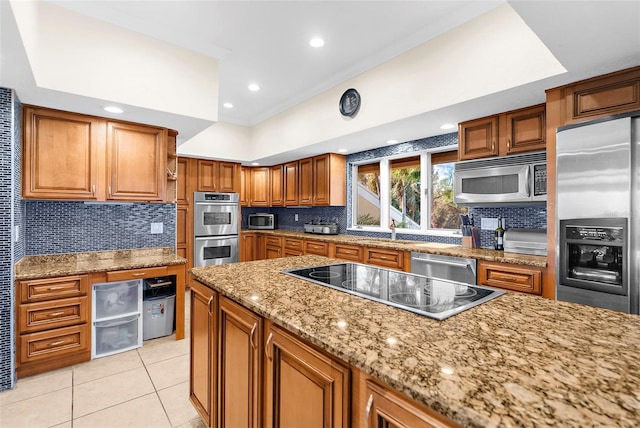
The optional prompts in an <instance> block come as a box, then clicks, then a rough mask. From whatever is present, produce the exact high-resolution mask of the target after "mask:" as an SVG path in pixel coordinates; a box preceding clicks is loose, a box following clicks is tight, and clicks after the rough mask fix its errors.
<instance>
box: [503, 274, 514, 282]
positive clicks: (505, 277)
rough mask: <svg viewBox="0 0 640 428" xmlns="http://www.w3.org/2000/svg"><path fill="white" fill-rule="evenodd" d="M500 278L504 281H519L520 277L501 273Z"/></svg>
mask: <svg viewBox="0 0 640 428" xmlns="http://www.w3.org/2000/svg"><path fill="white" fill-rule="evenodd" d="M500 279H501V280H503V281H517V280H518V278H515V277H513V276H508V275H500Z"/></svg>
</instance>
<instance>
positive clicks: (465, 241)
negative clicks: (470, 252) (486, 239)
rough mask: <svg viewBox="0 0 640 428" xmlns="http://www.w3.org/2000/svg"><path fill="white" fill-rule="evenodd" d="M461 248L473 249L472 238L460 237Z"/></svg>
mask: <svg viewBox="0 0 640 428" xmlns="http://www.w3.org/2000/svg"><path fill="white" fill-rule="evenodd" d="M462 248H473V236H463V237H462Z"/></svg>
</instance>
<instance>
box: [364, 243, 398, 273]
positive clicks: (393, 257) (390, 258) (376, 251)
mask: <svg viewBox="0 0 640 428" xmlns="http://www.w3.org/2000/svg"><path fill="white" fill-rule="evenodd" d="M364 262H365V263H366V264H368V265H376V266H382V267H387V268H391V269H399V270H402V268H403V266H404V251H396V250H386V249H381V248H366V249H365V259H364Z"/></svg>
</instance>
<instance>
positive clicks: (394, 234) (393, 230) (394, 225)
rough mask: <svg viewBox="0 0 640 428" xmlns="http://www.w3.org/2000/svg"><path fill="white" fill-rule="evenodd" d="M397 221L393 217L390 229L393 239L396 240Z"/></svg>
mask: <svg viewBox="0 0 640 428" xmlns="http://www.w3.org/2000/svg"><path fill="white" fill-rule="evenodd" d="M396 227H397V226H396V221H395V220H394V219H391V224H390V225H389V229H391V240H393V241H395V240H396Z"/></svg>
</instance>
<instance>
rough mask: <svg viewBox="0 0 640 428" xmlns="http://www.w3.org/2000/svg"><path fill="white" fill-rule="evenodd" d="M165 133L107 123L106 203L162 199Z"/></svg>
mask: <svg viewBox="0 0 640 428" xmlns="http://www.w3.org/2000/svg"><path fill="white" fill-rule="evenodd" d="M166 153H167V129H165V128H153V127H150V126H144V125H134V124H128V123H120V122H107V174H108V175H107V199H117V200H133V201H161V200H163V199H164V197H165V192H164V189H165V184H166V179H165V177H166V172H165V165H166V157H167V156H166Z"/></svg>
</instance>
